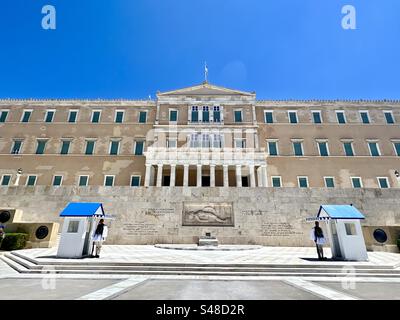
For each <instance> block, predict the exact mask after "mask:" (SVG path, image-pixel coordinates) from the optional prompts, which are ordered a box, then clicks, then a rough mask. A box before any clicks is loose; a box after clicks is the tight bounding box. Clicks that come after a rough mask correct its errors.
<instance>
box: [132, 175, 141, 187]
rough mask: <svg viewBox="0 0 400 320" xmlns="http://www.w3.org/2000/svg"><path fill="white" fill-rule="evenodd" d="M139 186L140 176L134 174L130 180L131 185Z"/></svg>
mask: <svg viewBox="0 0 400 320" xmlns="http://www.w3.org/2000/svg"><path fill="white" fill-rule="evenodd" d="M139 186H140V177H138V176H134V177H132V180H131V187H139Z"/></svg>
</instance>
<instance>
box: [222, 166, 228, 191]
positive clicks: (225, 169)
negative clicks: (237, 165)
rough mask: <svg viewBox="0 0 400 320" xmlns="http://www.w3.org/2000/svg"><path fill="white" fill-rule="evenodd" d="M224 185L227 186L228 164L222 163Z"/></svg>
mask: <svg viewBox="0 0 400 320" xmlns="http://www.w3.org/2000/svg"><path fill="white" fill-rule="evenodd" d="M223 168H224V187H229V176H228V165H227V164H224V165H223Z"/></svg>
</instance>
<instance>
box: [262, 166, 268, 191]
mask: <svg viewBox="0 0 400 320" xmlns="http://www.w3.org/2000/svg"><path fill="white" fill-rule="evenodd" d="M261 177H262V181H263V186H264V188H266V187H268V178H267V166H261Z"/></svg>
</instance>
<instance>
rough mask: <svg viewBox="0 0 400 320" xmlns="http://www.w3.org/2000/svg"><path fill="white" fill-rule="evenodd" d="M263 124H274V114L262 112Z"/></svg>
mask: <svg viewBox="0 0 400 320" xmlns="http://www.w3.org/2000/svg"><path fill="white" fill-rule="evenodd" d="M264 120H265V123H274V113H273V112H272V111H265V112H264Z"/></svg>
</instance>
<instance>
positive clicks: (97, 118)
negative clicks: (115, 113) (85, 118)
mask: <svg viewBox="0 0 400 320" xmlns="http://www.w3.org/2000/svg"><path fill="white" fill-rule="evenodd" d="M100 117H101V111H100V110H93V112H92V120H91V121H92V123H99V122H100Z"/></svg>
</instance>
